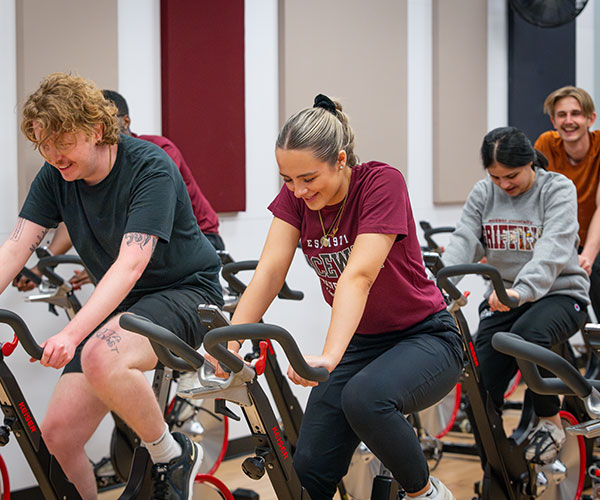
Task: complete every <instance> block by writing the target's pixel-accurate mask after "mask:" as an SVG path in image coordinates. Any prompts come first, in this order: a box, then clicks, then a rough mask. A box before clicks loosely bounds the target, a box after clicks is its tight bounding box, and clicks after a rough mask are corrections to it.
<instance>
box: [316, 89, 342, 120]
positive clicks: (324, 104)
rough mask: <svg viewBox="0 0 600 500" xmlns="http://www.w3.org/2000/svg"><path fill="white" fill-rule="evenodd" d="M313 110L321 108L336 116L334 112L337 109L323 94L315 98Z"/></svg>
mask: <svg viewBox="0 0 600 500" xmlns="http://www.w3.org/2000/svg"><path fill="white" fill-rule="evenodd" d="M313 108H323V109H325V110H327V111H329V112H330V113H333V114H334V115H335V114H336V111H337V107H336V106H335V103H334V102H333V101H332V100H331V99H329V97H327V96H326V95H324V94H319V95H317V97H315V102H314V104H313Z"/></svg>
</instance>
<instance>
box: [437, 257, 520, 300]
mask: <svg viewBox="0 0 600 500" xmlns="http://www.w3.org/2000/svg"><path fill="white" fill-rule="evenodd" d="M465 274H480V275H482V276H485V277H487V278H489V279H490V280H491V281H492V285H493V286H494V290H495V291H496V295H497V296H498V300H499V301H500V302H502V303H503V304H504V305H506V306H508V307H517V306H518V305H519V301H518V300H517V299H516V298H515V297H509V296H508V294H507V293H506V288H505V286H504V282H503V281H502V276H500V273H499V272H498V270H497V269H496V268H495V267H493V266H490V265H489V264H459V265H457V266H448V267H444V268H442V269H440V270H439V271H438V273H437V282H438V285H439V286H440V287H441V288H443V289H444V290H446V292H447V293H448V295H449V296H450V298H451V299H453V300H459V299H460V298H461V297H462V293H461V292H460V291H459V290H458V288H456V286H455V285H454V284H453V283H452V282H451V281H450V278H451V277H453V276H464V275H465Z"/></svg>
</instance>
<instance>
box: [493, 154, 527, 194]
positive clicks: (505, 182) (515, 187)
mask: <svg viewBox="0 0 600 500" xmlns="http://www.w3.org/2000/svg"><path fill="white" fill-rule="evenodd" d="M487 171H488V174H489V176H490V179H492V182H493V183H494V184H496V186H498V187H499V188H500V189H502V190H503V191H504V192H505V193H506V194H507V195H509V196H518V195H520V194H523V193H525V192H527V191H529V188H531V186H532V185H533V181H534V180H535V170H533V169H532V168H531V162H530V163H528V164H526V165H523V166H521V167H507V166H506V165H502V163H494V164H493V165H491V166H490V167H488V169H487Z"/></svg>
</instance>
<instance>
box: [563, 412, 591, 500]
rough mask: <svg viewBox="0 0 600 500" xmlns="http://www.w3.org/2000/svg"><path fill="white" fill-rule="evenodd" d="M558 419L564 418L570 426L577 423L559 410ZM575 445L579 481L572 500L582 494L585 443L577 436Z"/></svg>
mask: <svg viewBox="0 0 600 500" xmlns="http://www.w3.org/2000/svg"><path fill="white" fill-rule="evenodd" d="M558 414H559V415H560V418H564V419H565V420H566V421H567V422H569V424H570V425H577V424H578V423H579V422H578V421H577V419H576V418H575V417H574V416H573V415H571V414H570V413H569V412H568V411H564V410H560V411H559V412H558ZM577 444H578V445H579V481H578V483H577V491H576V492H575V498H574V499H573V500H579V499H580V498H581V495H582V493H583V483H584V481H585V465H586V458H585V441H584V440H583V436H577Z"/></svg>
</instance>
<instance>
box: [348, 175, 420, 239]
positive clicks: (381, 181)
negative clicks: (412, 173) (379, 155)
mask: <svg viewBox="0 0 600 500" xmlns="http://www.w3.org/2000/svg"><path fill="white" fill-rule="evenodd" d="M360 197H361V202H360V203H361V210H360V213H361V216H360V220H359V223H358V234H361V233H382V234H397V235H400V236H406V235H407V234H408V217H409V216H410V214H411V211H410V206H409V200H408V192H407V189H406V183H405V182H404V177H403V176H402V174H401V173H400V171H399V170H396V169H395V168H393V167H389V166H388V167H384V168H380V169H377V171H376V172H375V173H374V174H373V175H370V176H369V178H368V179H367V180H366V181H365V183H364V184H363V188H362V190H361V193H360Z"/></svg>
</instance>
